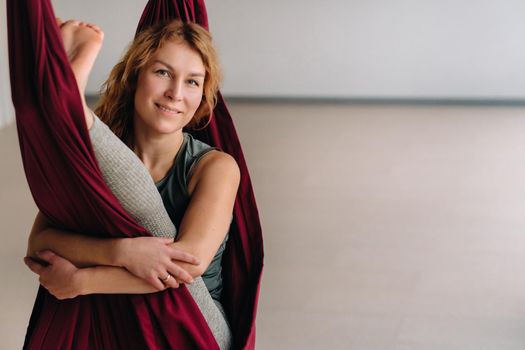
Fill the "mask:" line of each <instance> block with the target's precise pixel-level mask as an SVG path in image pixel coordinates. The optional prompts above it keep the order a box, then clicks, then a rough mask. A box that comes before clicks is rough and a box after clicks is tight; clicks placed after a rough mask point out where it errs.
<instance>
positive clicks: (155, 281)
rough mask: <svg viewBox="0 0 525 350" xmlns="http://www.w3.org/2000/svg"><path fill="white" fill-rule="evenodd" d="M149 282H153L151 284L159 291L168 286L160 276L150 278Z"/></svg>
mask: <svg viewBox="0 0 525 350" xmlns="http://www.w3.org/2000/svg"><path fill="white" fill-rule="evenodd" d="M148 282H149V283H151V285H152V286H153V287H155V289H156V290H158V291H161V290H164V289H166V286H165V285H164V283H162V281H161V280H160V277H153V278H151V279H148Z"/></svg>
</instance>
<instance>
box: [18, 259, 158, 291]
mask: <svg viewBox="0 0 525 350" xmlns="http://www.w3.org/2000/svg"><path fill="white" fill-rule="evenodd" d="M37 259H38V261H39V262H36V261H35V260H34V259H32V258H29V257H25V258H24V262H25V264H26V265H27V266H28V267H29V269H30V270H31V271H33V272H34V273H36V274H38V275H39V276H40V278H39V282H40V283H41V284H42V286H44V287H45V288H46V289H47V290H48V291H49V292H50V293H51V294H53V295H54V296H55V297H56V298H58V299H69V298H74V297H77V296H79V295H87V294H148V293H154V292H158V291H161V290H164V289H166V288H168V286H167V285H163V284H162V283H160V284H159V286H158V287H154V286H152V285H151V284H149V283H148V282H146V281H144V280H143V279H141V278H138V277H136V276H134V275H132V274H130V273H129V272H128V271H126V270H125V269H123V268H117V267H109V266H96V267H86V268H80V269H79V268H77V267H76V266H75V265H73V264H72V263H71V262H69V261H68V260H66V259H64V258H62V257H61V256H59V255H56V254H55V253H53V252H51V251H49V250H45V251H42V252H39V253H38V254H37ZM159 282H160V281H159Z"/></svg>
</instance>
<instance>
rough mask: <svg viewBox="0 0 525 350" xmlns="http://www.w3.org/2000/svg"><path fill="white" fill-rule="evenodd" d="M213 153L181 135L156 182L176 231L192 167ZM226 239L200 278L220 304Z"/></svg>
mask: <svg viewBox="0 0 525 350" xmlns="http://www.w3.org/2000/svg"><path fill="white" fill-rule="evenodd" d="M213 150H216V148H214V147H211V146H209V145H207V144H205V143H204V142H201V141H199V140H196V139H194V138H193V137H192V136H191V135H190V134H187V133H184V141H183V143H182V146H181V148H180V150H179V152H178V153H177V156H176V157H175V162H174V163H173V166H172V167H171V169H170V170H169V171H168V173H167V174H166V176H165V177H164V178H163V179H162V180H160V181H159V182H157V183H156V185H157V189H158V190H159V192H160V195H161V197H162V200H163V202H164V206H165V207H166V211H167V212H168V214H169V216H170V218H171V221H173V224H174V225H175V227H176V228H177V231H178V230H179V228H180V223H181V221H182V217H183V216H184V213H185V212H186V208H187V207H188V204H189V202H190V195H189V193H188V183H189V180H190V178H191V176H192V174H193V171H194V168H195V166H196V165H197V163H198V162H199V161H200V160H201V158H202V157H203V156H204V155H205V154H206V153H208V152H210V151H213ZM227 239H228V235H226V238H225V239H224V242H222V244H221V245H220V247H219V250H218V251H217V253H216V254H215V256H214V257H213V260H212V261H211V263H210V266H208V269H207V270H206V271H205V272H204V274H203V275H202V280H203V281H204V284H206V288H208V291H209V292H210V294H211V297H212V298H213V299H215V300H218V301H220V298H221V292H222V265H221V262H222V254H223V253H224V249H225V247H226V240H227Z"/></svg>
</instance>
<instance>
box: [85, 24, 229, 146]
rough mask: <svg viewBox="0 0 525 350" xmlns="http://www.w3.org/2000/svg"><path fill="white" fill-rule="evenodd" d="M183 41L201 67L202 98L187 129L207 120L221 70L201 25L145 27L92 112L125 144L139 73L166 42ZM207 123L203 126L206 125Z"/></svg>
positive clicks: (129, 138) (130, 133)
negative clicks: (193, 52)
mask: <svg viewBox="0 0 525 350" xmlns="http://www.w3.org/2000/svg"><path fill="white" fill-rule="evenodd" d="M168 41H169V42H184V43H186V44H187V45H189V47H190V48H192V49H193V50H195V52H197V53H198V54H199V55H200V57H201V59H202V62H203V64H204V68H205V71H206V73H205V78H204V86H203V98H202V101H201V103H200V105H199V107H198V108H197V111H196V112H195V115H194V116H193V118H192V120H191V121H190V123H189V124H188V127H190V128H191V127H196V126H198V125H201V124H202V120H203V119H204V118H205V117H206V116H208V122H209V120H211V117H212V113H213V108H214V107H215V104H216V103H217V91H218V89H219V83H220V80H221V71H220V67H219V60H218V55H217V52H216V51H215V48H214V47H213V45H212V38H211V35H210V33H209V32H208V31H207V30H206V29H204V28H202V27H201V26H199V25H197V24H195V23H190V22H182V21H179V20H175V21H171V22H168V23H161V24H157V25H154V26H152V27H149V28H147V29H145V30H143V31H142V32H140V33H139V34H137V36H136V37H135V39H134V40H133V42H132V43H131V44H130V46H129V47H128V49H127V51H126V53H125V54H124V56H123V57H122V59H121V60H120V62H119V63H117V64H116V65H115V67H113V70H112V71H111V73H110V75H109V77H108V79H107V80H106V82H105V83H104V85H103V86H102V90H101V97H100V100H99V103H98V105H97V107H96V109H95V113H96V114H97V115H98V116H99V117H100V119H101V120H102V121H104V122H105V123H106V124H107V125H108V126H109V127H110V128H111V130H112V131H113V132H114V133H115V134H116V135H117V136H118V137H119V138H120V139H121V140H122V141H124V142H125V143H126V144H128V145H130V144H132V143H133V112H134V97H135V91H136V88H137V80H138V76H139V73H140V70H141V69H142V68H143V67H145V66H146V65H147V64H148V63H149V60H150V59H151V57H152V56H153V55H154V54H155V52H156V51H157V50H158V49H160V48H161V47H162V46H163V45H164V44H165V43H166V42H168ZM206 124H207V123H206Z"/></svg>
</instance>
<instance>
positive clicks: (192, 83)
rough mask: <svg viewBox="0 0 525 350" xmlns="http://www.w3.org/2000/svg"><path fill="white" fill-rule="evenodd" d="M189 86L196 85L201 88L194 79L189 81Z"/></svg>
mask: <svg viewBox="0 0 525 350" xmlns="http://www.w3.org/2000/svg"><path fill="white" fill-rule="evenodd" d="M188 84H190V85H194V86H199V83H198V82H197V80H193V79H190V80H188Z"/></svg>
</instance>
